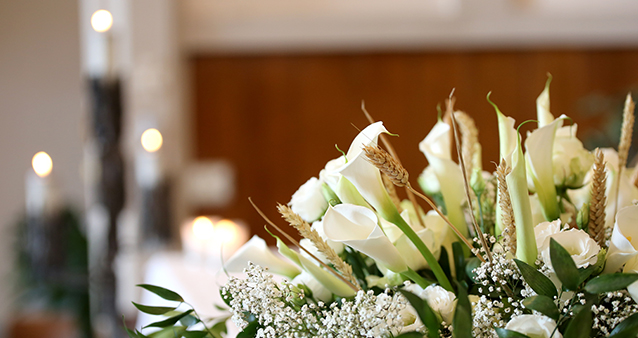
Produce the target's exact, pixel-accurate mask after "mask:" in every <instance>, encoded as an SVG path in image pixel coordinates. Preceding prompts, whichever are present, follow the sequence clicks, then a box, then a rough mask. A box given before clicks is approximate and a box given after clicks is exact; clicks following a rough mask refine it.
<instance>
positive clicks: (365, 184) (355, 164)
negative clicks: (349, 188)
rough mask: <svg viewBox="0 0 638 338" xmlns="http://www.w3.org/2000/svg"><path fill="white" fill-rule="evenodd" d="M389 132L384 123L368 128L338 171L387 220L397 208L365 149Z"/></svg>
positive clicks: (358, 138)
mask: <svg viewBox="0 0 638 338" xmlns="http://www.w3.org/2000/svg"><path fill="white" fill-rule="evenodd" d="M387 132H388V131H387V129H385V127H384V126H383V122H375V123H373V124H371V125H369V126H367V127H366V128H365V129H363V130H362V131H361V132H360V133H359V134H358V135H357V136H356V137H355V139H354V141H352V144H351V145H350V148H349V149H348V153H347V154H346V163H345V164H344V165H343V166H341V167H339V168H338V169H337V171H338V172H339V173H341V175H343V177H345V178H346V179H347V180H348V181H350V183H352V185H353V186H354V187H355V188H356V189H357V191H358V192H359V193H360V194H361V196H363V198H364V199H365V200H366V201H367V202H368V203H370V205H372V206H373V207H374V208H375V209H376V210H377V212H378V213H379V214H381V215H382V216H384V218H386V219H387V218H388V217H386V215H389V214H391V213H392V211H394V212H395V213H396V207H395V206H394V203H392V200H391V199H390V196H389V195H388V192H387V190H386V189H385V186H384V185H383V180H382V179H381V173H380V172H379V170H378V169H377V168H376V167H375V166H374V165H373V164H371V163H370V162H368V160H366V158H365V153H364V152H363V147H364V146H367V145H376V144H377V141H378V139H379V135H381V133H387ZM335 192H337V191H335ZM337 195H339V192H337ZM339 198H341V196H340V197H339Z"/></svg>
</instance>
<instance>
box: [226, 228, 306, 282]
mask: <svg viewBox="0 0 638 338" xmlns="http://www.w3.org/2000/svg"><path fill="white" fill-rule="evenodd" d="M248 262H253V263H254V264H257V265H259V266H262V267H268V270H270V272H272V273H275V274H278V275H282V276H286V277H288V278H290V279H292V278H294V277H295V276H296V275H298V274H299V273H300V272H301V270H299V269H298V268H297V267H296V266H295V265H294V264H292V263H290V262H288V261H285V260H283V259H281V258H279V257H278V256H277V255H275V254H274V253H273V252H272V251H271V250H270V248H269V247H268V245H267V244H266V241H264V240H263V239H262V238H260V237H259V236H253V238H251V239H250V240H249V241H248V242H246V244H244V245H243V246H242V247H241V248H239V250H237V252H235V254H234V255H233V256H232V257H231V258H230V259H229V260H228V261H226V263H225V264H224V267H225V268H226V270H227V271H228V272H238V273H239V272H244V269H246V268H248Z"/></svg>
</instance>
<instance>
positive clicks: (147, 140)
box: [142, 128, 164, 153]
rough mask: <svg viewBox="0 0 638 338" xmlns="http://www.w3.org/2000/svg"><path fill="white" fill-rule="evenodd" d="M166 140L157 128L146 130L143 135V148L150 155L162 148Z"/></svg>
mask: <svg viewBox="0 0 638 338" xmlns="http://www.w3.org/2000/svg"><path fill="white" fill-rule="evenodd" d="M162 143H164V139H163V138H162V133H160V132H159V130H157V129H155V128H150V129H146V130H145V131H144V132H143V133H142V147H143V148H144V150H146V151H148V152H149V153H154V152H156V151H158V150H159V149H160V148H161V147H162Z"/></svg>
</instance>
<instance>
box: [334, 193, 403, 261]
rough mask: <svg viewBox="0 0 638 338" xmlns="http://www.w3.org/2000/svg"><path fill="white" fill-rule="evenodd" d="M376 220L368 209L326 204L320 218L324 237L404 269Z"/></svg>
mask: <svg viewBox="0 0 638 338" xmlns="http://www.w3.org/2000/svg"><path fill="white" fill-rule="evenodd" d="M377 222H378V218H377V215H376V214H375V213H374V212H373V211H372V210H370V209H368V208H365V207H361V206H358V205H352V204H339V205H337V206H334V207H330V208H328V211H327V212H326V215H325V216H324V218H323V226H324V231H325V234H326V237H327V238H328V239H330V240H332V241H335V242H340V243H343V244H345V245H347V246H349V247H352V248H353V249H355V250H358V251H361V252H362V253H364V254H366V255H368V256H369V257H371V258H372V259H374V260H375V261H376V262H377V263H379V264H382V265H384V266H385V267H387V268H388V269H389V270H392V271H394V272H404V271H406V270H408V266H407V264H406V263H405V261H404V260H403V258H402V257H401V255H400V254H399V251H398V250H397V249H396V248H395V247H394V246H393V245H392V242H390V240H389V239H388V237H386V235H385V234H384V233H383V230H381V228H380V227H379V225H378V224H377Z"/></svg>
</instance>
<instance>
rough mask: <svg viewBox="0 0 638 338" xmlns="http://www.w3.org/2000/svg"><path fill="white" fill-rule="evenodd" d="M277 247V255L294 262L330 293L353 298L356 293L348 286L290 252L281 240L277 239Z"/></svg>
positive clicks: (305, 259)
mask: <svg viewBox="0 0 638 338" xmlns="http://www.w3.org/2000/svg"><path fill="white" fill-rule="evenodd" d="M277 247H278V248H279V253H281V254H282V255H284V256H286V257H287V258H289V259H290V260H291V261H293V262H295V263H296V264H297V265H298V266H299V267H300V268H302V269H303V270H304V271H306V272H307V273H309V274H310V275H312V277H313V278H315V280H317V281H318V282H319V283H320V284H321V285H323V286H324V287H325V288H326V289H328V290H330V292H332V293H334V294H335V295H337V296H340V297H350V296H354V294H355V293H356V292H355V291H354V290H353V289H352V288H351V287H350V286H349V285H348V284H346V283H345V282H344V281H342V280H341V279H339V278H337V277H336V276H335V275H333V274H332V273H330V272H328V271H326V270H324V269H323V268H322V267H321V266H319V265H317V264H318V263H315V262H314V261H311V260H309V259H308V258H306V257H304V256H303V255H301V254H299V253H298V252H296V251H293V250H291V249H290V248H289V247H288V246H287V245H286V244H285V243H284V242H283V241H282V240H281V239H279V238H278V237H277Z"/></svg>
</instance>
